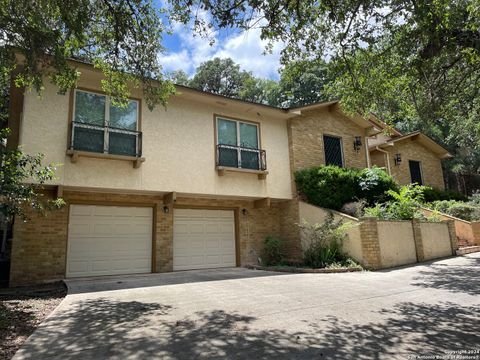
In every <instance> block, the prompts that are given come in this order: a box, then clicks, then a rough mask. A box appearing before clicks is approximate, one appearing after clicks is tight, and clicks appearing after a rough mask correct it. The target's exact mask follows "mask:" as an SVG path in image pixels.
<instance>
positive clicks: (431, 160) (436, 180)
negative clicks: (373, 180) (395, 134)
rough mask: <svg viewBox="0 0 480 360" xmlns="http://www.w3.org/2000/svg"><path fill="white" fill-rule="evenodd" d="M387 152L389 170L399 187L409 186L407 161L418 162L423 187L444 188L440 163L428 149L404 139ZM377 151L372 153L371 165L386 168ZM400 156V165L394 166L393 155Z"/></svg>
mask: <svg viewBox="0 0 480 360" xmlns="http://www.w3.org/2000/svg"><path fill="white" fill-rule="evenodd" d="M385 150H387V151H388V152H389V154H390V155H389V156H390V169H391V172H392V176H393V177H394V178H395V180H397V181H398V183H399V184H401V185H407V184H410V182H411V178H410V168H409V165H408V160H415V161H420V167H421V169H422V177H423V182H424V184H425V185H430V186H433V187H436V188H439V189H444V188H445V183H444V181H443V171H442V161H441V160H440V159H439V158H438V157H437V156H436V155H435V154H434V153H432V152H431V151H430V150H429V149H427V148H426V147H424V146H423V145H421V144H419V143H418V142H417V141H415V140H412V139H406V140H404V141H399V142H397V143H395V145H394V146H393V147H389V148H387V149H385ZM376 154H379V152H378V151H376V152H372V155H373V156H371V157H370V158H371V162H372V165H377V166H381V167H385V166H386V162H385V161H384V157H383V154H382V156H380V155H378V156H377V155H376ZM395 154H401V158H402V162H401V163H400V165H395V162H394V155H395Z"/></svg>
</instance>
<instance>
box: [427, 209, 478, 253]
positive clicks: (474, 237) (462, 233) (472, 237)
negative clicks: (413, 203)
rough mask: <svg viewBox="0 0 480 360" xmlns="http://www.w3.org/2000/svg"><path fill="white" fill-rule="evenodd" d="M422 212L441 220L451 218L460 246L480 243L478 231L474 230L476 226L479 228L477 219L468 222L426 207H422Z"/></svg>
mask: <svg viewBox="0 0 480 360" xmlns="http://www.w3.org/2000/svg"><path fill="white" fill-rule="evenodd" d="M422 212H423V213H424V214H425V216H431V215H434V216H436V217H438V218H440V220H442V221H444V220H453V222H454V224H455V234H456V235H457V239H458V244H459V245H460V246H472V245H480V231H478V230H476V229H477V228H478V229H480V222H479V221H474V222H470V221H466V220H463V219H459V218H456V217H453V216H450V215H447V214H443V213H441V212H438V211H432V210H430V209H426V208H423V209H422ZM475 230H476V232H475Z"/></svg>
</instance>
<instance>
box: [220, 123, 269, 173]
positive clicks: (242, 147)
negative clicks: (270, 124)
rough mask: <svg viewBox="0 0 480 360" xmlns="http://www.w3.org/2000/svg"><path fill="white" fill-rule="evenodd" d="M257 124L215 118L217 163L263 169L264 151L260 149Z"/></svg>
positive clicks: (264, 165) (264, 167)
mask: <svg viewBox="0 0 480 360" xmlns="http://www.w3.org/2000/svg"><path fill="white" fill-rule="evenodd" d="M259 126H260V125H259V124H257V123H252V122H246V121H240V120H232V119H227V118H223V117H217V118H216V128H217V134H216V137H217V165H218V166H225V167H234V168H242V169H250V170H265V169H266V161H265V151H264V150H260V140H259V138H260V136H259V134H260V129H259Z"/></svg>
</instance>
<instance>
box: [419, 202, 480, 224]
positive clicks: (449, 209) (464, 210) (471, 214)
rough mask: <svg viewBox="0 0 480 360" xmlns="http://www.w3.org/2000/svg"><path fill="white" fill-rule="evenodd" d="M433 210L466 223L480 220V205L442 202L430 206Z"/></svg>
mask: <svg viewBox="0 0 480 360" xmlns="http://www.w3.org/2000/svg"><path fill="white" fill-rule="evenodd" d="M428 207H429V208H430V209H432V210H435V211H439V212H441V213H444V214H447V215H451V216H454V217H457V218H459V219H463V220H466V221H477V220H480V204H477V203H475V202H462V201H455V200H440V201H434V202H432V203H430V204H428Z"/></svg>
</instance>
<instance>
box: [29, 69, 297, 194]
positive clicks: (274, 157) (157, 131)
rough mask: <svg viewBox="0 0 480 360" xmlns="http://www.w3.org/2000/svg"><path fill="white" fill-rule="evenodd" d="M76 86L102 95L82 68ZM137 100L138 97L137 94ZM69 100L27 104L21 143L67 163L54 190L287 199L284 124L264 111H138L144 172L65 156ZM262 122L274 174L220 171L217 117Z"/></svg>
mask: <svg viewBox="0 0 480 360" xmlns="http://www.w3.org/2000/svg"><path fill="white" fill-rule="evenodd" d="M82 71H83V74H82V77H81V78H80V81H79V84H78V86H79V87H84V88H90V89H92V90H95V89H100V82H99V81H100V78H99V76H98V74H95V73H93V72H89V71H88V70H85V69H82ZM133 95H134V96H140V95H141V94H139V93H138V92H137V93H134V94H133ZM68 108H69V96H68V94H67V95H58V94H57V93H56V88H55V87H54V86H52V85H47V86H46V88H45V91H44V92H43V94H42V96H41V97H38V96H37V94H36V93H27V94H26V95H25V101H24V111H23V120H22V127H21V133H20V144H21V145H22V147H23V148H24V150H25V151H26V152H29V153H37V152H39V153H43V154H45V156H46V157H45V161H46V162H54V163H60V164H63V166H61V167H60V168H59V169H58V171H57V179H56V180H55V181H53V182H52V183H53V184H58V185H65V186H81V187H97V188H108V189H128V190H146V191H177V192H179V193H187V194H214V195H226V196H247V197H271V198H279V199H290V198H291V197H292V191H291V176H290V165H289V152H288V135H287V123H286V119H285V118H283V119H282V118H278V117H275V116H274V115H272V112H271V111H270V113H269V112H268V111H267V110H265V112H262V109H259V108H255V107H252V106H250V109H247V110H245V111H238V110H232V107H231V106H230V105H229V104H227V103H225V102H221V101H213V100H211V101H209V102H203V103H200V102H198V101H196V100H191V99H189V100H187V99H185V96H184V95H182V94H180V95H177V96H175V97H173V98H171V99H170V101H169V104H168V107H167V109H165V108H163V107H161V106H158V107H156V108H155V109H154V110H153V111H150V110H148V108H147V106H146V104H145V103H144V102H143V103H142V106H141V111H142V114H141V118H142V121H141V127H142V129H141V130H142V132H143V157H145V159H146V161H145V162H144V163H143V164H142V166H141V167H140V168H139V169H134V168H133V166H132V162H129V161H121V160H111V159H94V158H86V157H80V158H79V160H78V162H77V163H71V162H70V158H69V157H68V156H66V154H65V152H66V149H67V142H68V139H67V137H68V122H69V119H68V117H69V114H68ZM215 113H217V114H221V115H223V116H227V117H228V116H230V117H235V118H240V119H244V120H250V121H256V122H259V123H260V132H261V139H260V140H261V147H262V149H265V150H266V152H267V166H268V171H269V174H268V176H267V178H266V180H259V179H258V177H257V176H256V175H255V174H245V173H226V174H225V176H222V177H220V176H218V174H217V172H216V171H215V137H214V120H213V119H214V114H215Z"/></svg>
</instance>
